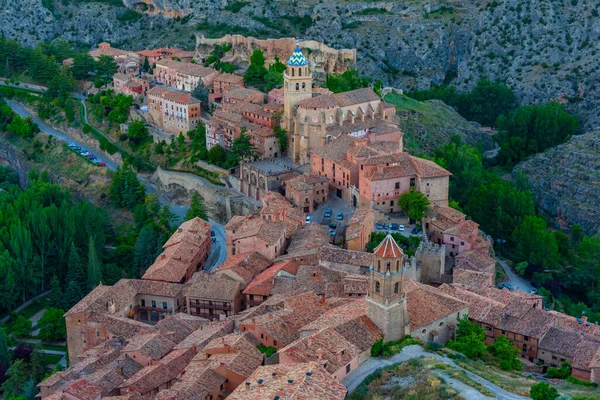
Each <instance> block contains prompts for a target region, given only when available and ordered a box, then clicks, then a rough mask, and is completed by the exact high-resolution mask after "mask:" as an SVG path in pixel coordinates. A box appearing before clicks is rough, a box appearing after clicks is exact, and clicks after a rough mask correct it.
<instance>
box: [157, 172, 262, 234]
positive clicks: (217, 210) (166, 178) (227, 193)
mask: <svg viewBox="0 0 600 400" xmlns="http://www.w3.org/2000/svg"><path fill="white" fill-rule="evenodd" d="M151 180H152V182H154V183H156V184H157V185H158V186H159V190H160V191H161V192H167V191H173V192H174V191H175V190H173V189H175V188H177V187H179V188H183V189H184V190H185V191H187V192H194V191H196V192H198V193H200V194H201V195H202V197H203V198H204V203H205V205H206V209H207V213H208V215H209V217H210V218H212V219H214V220H216V221H219V222H221V223H226V222H227V221H229V220H230V219H231V217H232V216H233V215H247V214H255V213H258V211H259V210H260V207H261V203H260V202H258V201H254V200H252V199H249V198H248V197H246V196H244V195H242V194H241V193H239V192H237V191H235V190H233V189H230V188H227V187H225V186H217V185H214V184H212V183H210V182H208V181H207V180H206V179H204V178H201V177H199V176H196V175H194V174H190V173H187V172H178V171H167V170H163V169H162V168H160V167H159V168H158V169H157V170H156V171H155V172H154V174H153V175H152V178H151Z"/></svg>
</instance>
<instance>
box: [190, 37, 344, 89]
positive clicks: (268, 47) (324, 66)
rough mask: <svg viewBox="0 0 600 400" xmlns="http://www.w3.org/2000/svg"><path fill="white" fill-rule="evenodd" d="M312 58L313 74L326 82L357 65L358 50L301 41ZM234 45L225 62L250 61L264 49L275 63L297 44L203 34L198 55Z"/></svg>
mask: <svg viewBox="0 0 600 400" xmlns="http://www.w3.org/2000/svg"><path fill="white" fill-rule="evenodd" d="M298 43H299V45H300V47H301V48H302V49H303V51H304V53H305V55H306V57H307V58H308V61H309V62H310V63H311V66H312V70H313V77H314V78H315V79H316V80H317V81H320V82H322V81H323V80H324V79H325V75H326V74H327V73H330V74H341V73H343V72H344V71H346V70H348V69H352V68H356V65H355V64H356V49H341V50H336V49H334V48H331V47H329V46H327V45H325V44H323V43H321V42H317V41H315V40H301V41H299V42H298ZM223 44H230V45H231V46H232V47H231V50H230V51H229V52H227V53H226V54H225V55H224V56H223V61H230V62H233V63H234V64H238V65H239V64H248V63H249V62H250V56H251V55H252V52H253V51H254V50H255V49H260V50H262V51H263V53H264V55H265V61H266V63H267V65H268V64H271V63H272V62H273V61H274V60H275V57H278V58H279V60H280V61H281V62H286V61H287V59H288V58H289V56H290V54H292V53H293V52H294V48H295V47H296V39H295V38H281V39H256V38H253V37H244V36H241V35H226V36H224V37H222V38H218V39H210V38H206V37H204V35H202V34H199V35H198V37H197V44H196V58H197V59H199V60H201V61H203V60H205V59H206V58H208V56H209V55H210V53H211V51H212V50H213V49H214V46H215V45H223Z"/></svg>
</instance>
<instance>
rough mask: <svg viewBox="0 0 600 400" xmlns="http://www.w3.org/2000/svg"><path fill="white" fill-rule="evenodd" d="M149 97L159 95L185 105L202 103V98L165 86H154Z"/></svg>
mask: <svg viewBox="0 0 600 400" xmlns="http://www.w3.org/2000/svg"><path fill="white" fill-rule="evenodd" d="M148 97H158V98H161V99H163V100H166V101H172V102H174V103H177V104H184V105H191V104H200V100H198V99H197V98H195V97H193V96H192V95H191V94H189V93H186V92H181V91H179V90H176V89H171V88H167V87H163V86H154V87H153V88H152V89H150V90H148Z"/></svg>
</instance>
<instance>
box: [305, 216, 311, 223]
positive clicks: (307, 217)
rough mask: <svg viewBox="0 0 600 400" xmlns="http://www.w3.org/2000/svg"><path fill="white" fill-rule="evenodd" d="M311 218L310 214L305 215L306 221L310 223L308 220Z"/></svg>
mask: <svg viewBox="0 0 600 400" xmlns="http://www.w3.org/2000/svg"><path fill="white" fill-rule="evenodd" d="M311 220H312V217H311V216H310V215H307V216H306V223H307V224H310V221H311Z"/></svg>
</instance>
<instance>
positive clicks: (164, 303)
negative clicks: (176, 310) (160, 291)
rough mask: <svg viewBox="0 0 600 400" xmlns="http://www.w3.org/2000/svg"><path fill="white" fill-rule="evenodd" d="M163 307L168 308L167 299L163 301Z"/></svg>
mask: <svg viewBox="0 0 600 400" xmlns="http://www.w3.org/2000/svg"><path fill="white" fill-rule="evenodd" d="M163 309H165V310H166V309H167V302H166V301H163Z"/></svg>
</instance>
